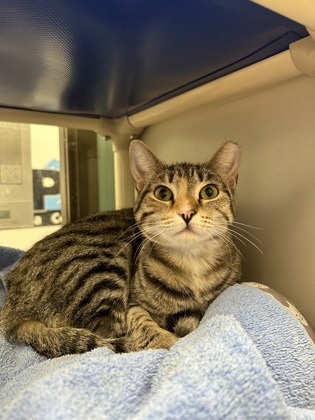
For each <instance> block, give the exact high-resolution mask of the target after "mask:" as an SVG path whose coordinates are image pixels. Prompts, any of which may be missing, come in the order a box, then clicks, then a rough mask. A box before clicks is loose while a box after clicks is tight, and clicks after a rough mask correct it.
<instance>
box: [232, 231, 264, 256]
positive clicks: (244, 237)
mask: <svg viewBox="0 0 315 420" xmlns="http://www.w3.org/2000/svg"><path fill="white" fill-rule="evenodd" d="M230 232H231V233H232V232H233V236H234V238H235V239H238V240H239V241H241V239H240V237H241V238H243V239H244V240H245V241H246V242H248V243H249V244H251V245H253V247H254V248H256V249H257V251H259V252H260V253H261V254H262V255H264V253H263V251H262V250H261V249H260V248H259V246H258V245H256V244H255V243H254V242H253V241H251V240H250V239H248V238H246V236H244V235H242V234H241V233H240V232H237V231H234V230H232V229H231V228H230Z"/></svg>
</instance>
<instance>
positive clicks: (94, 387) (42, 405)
mask: <svg viewBox="0 0 315 420" xmlns="http://www.w3.org/2000/svg"><path fill="white" fill-rule="evenodd" d="M0 254H1V248H0ZM0 261H1V258H0ZM0 290H1V289H0ZM1 293H2V295H3V294H4V289H2V292H1V291H0V294H1ZM0 297H1V296H0ZM2 298H3V296H2ZM0 407H1V409H0V418H1V419H2V418H3V419H17V420H20V419H45V420H46V419H47V420H49V419H51V420H55V419H79V420H80V419H82V420H83V419H84V420H86V419H87V420H88V419H115V420H120V419H216V420H217V419H249V418H250V419H262V418H263V419H315V348H314V346H313V344H312V342H311V340H310V339H309V337H308V335H307V334H306V332H305V330H304V329H303V327H302V326H301V325H300V323H299V322H298V321H297V320H296V319H295V318H294V317H293V316H292V315H291V314H290V313H289V312H287V310H286V309H285V308H284V307H283V306H282V305H281V304H280V303H279V302H277V301H276V300H275V299H273V298H272V297H271V296H269V295H267V294H265V293H264V292H262V291H261V290H259V289H255V288H253V287H250V286H248V285H245V284H243V285H235V286H233V287H230V288H229V289H227V290H226V291H225V292H224V293H223V294H222V295H221V296H219V297H218V298H217V299H216V301H215V302H214V303H213V304H212V305H211V306H210V308H209V309H208V311H207V313H206V315H205V316H204V318H203V320H202V322H201V324H200V326H199V327H198V329H197V330H196V331H195V332H193V333H191V334H189V335H188V336H187V337H185V338H183V339H181V340H179V341H178V343H177V344H176V345H175V346H173V348H172V349H171V350H170V351H166V350H156V351H152V350H151V351H146V352H140V353H130V354H122V355H118V354H114V353H113V352H112V351H110V350H109V349H106V348H101V349H96V350H93V351H92V352H89V353H85V354H83V355H71V356H64V357H60V358H58V359H53V360H47V359H45V358H44V357H42V356H40V355H38V354H36V353H35V352H34V351H33V350H32V349H31V348H29V347H25V346H22V345H17V344H14V345H12V344H9V343H7V342H6V341H5V340H4V338H3V336H2V335H0Z"/></svg>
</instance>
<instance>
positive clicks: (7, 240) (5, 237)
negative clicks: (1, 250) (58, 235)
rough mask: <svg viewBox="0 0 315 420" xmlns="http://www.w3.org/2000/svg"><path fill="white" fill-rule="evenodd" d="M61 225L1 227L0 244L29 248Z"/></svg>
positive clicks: (24, 249) (23, 248)
mask: <svg viewBox="0 0 315 420" xmlns="http://www.w3.org/2000/svg"><path fill="white" fill-rule="evenodd" d="M60 227H61V225H57V226H56V225H53V226H36V227H29V228H19V229H1V230H0V246H7V247H10V248H18V249H22V250H23V251H26V250H28V249H29V248H31V246H32V245H34V243H35V242H38V241H39V240H40V239H42V238H44V237H45V236H47V235H50V234H51V233H53V232H55V231H56V230H58V229H60Z"/></svg>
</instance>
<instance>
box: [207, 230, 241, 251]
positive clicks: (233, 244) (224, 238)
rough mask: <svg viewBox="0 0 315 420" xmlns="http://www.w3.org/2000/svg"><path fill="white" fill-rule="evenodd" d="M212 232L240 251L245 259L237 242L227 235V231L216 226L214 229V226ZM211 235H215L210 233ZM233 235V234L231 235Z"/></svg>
mask: <svg viewBox="0 0 315 420" xmlns="http://www.w3.org/2000/svg"><path fill="white" fill-rule="evenodd" d="M212 232H213V233H214V236H215V235H217V236H219V238H221V239H222V240H223V242H225V243H226V244H227V245H228V246H232V247H233V248H234V249H235V250H236V252H238V253H239V254H240V255H241V257H242V258H243V259H245V258H244V256H243V254H242V253H241V251H240V250H239V249H238V248H237V246H236V245H235V243H234V242H233V241H232V240H231V239H230V238H229V237H228V236H227V234H226V233H227V232H226V231H224V232H223V231H222V230H221V231H220V227H219V226H216V228H214V229H213V228H212ZM210 236H211V237H212V238H213V235H211V234H210ZM231 236H233V235H231Z"/></svg>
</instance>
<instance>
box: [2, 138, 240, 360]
mask: <svg viewBox="0 0 315 420" xmlns="http://www.w3.org/2000/svg"><path fill="white" fill-rule="evenodd" d="M239 161H240V149H239V146H238V145H237V144H235V143H233V142H230V141H227V142H226V143H225V144H224V145H223V146H222V147H221V148H220V149H219V150H218V152H217V153H216V154H215V155H214V157H213V158H212V159H211V160H210V161H209V162H206V163H204V164H202V165H199V164H190V163H180V164H175V165H166V164H164V163H162V162H161V161H159V160H158V158H157V157H156V156H155V155H154V154H153V153H152V152H151V151H150V150H149V149H148V148H147V147H146V146H145V145H144V144H143V143H142V142H140V141H139V140H134V141H133V142H132V143H131V146H130V167H131V172H132V175H133V178H134V180H135V185H136V188H137V190H138V198H137V202H136V205H135V208H134V210H133V211H132V210H121V211H114V212H107V213H103V214H97V215H94V216H90V217H87V218H84V219H82V220H79V221H76V222H74V223H71V224H68V225H66V226H64V227H63V228H61V229H60V230H59V231H57V232H56V233H54V234H52V235H50V236H48V237H46V238H45V239H43V240H41V241H40V242H38V243H37V244H35V245H34V247H33V248H32V249H30V250H29V251H28V252H26V253H25V255H24V256H23V258H22V259H21V261H20V263H19V264H18V266H17V267H16V268H14V269H13V270H12V271H11V272H10V273H9V275H8V277H7V289H8V290H7V298H6V302H5V305H4V308H3V310H2V312H1V328H2V330H3V331H4V333H5V336H6V338H7V339H8V340H10V341H18V342H21V343H25V344H29V345H31V346H32V347H33V348H34V349H35V350H36V351H37V352H39V353H41V354H43V355H45V356H47V357H58V356H61V355H64V354H71V353H82V352H86V351H88V350H91V349H93V348H95V347H101V346H106V347H109V348H111V349H112V350H114V351H116V352H129V351H139V350H143V349H157V348H166V349H167V348H170V347H171V346H172V345H173V344H175V343H176V341H177V340H178V337H183V336H184V335H186V334H188V333H190V332H191V331H193V330H194V329H196V327H197V326H198V324H199V321H200V319H201V318H202V316H203V314H204V312H205V310H206V309H207V307H208V306H209V304H210V303H211V302H212V301H213V300H214V299H215V297H216V296H217V295H218V294H219V293H221V292H222V291H223V290H224V289H225V288H226V287H228V286H229V285H231V284H233V283H235V282H237V281H239V280H240V257H239V253H238V251H237V249H236V247H235V245H234V243H233V241H232V236H231V233H230V231H229V227H230V225H231V224H232V222H233V218H234V198H233V197H234V191H235V187H236V183H237V174H238V168H239ZM208 184H211V185H213V186H215V187H216V189H217V190H218V192H219V193H218V195H217V196H216V197H213V198H210V199H208V198H207V197H206V198H203V197H202V196H201V190H202V188H203V187H204V186H206V185H208ZM161 186H162V187H163V188H164V190H162V195H161V196H159V195H157V188H158V187H161ZM165 187H167V188H168V189H169V190H170V191H171V194H170V197H165V191H168V192H169V193H170V191H169V190H166V189H165ZM165 198H169V199H167V200H166V199H165Z"/></svg>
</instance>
